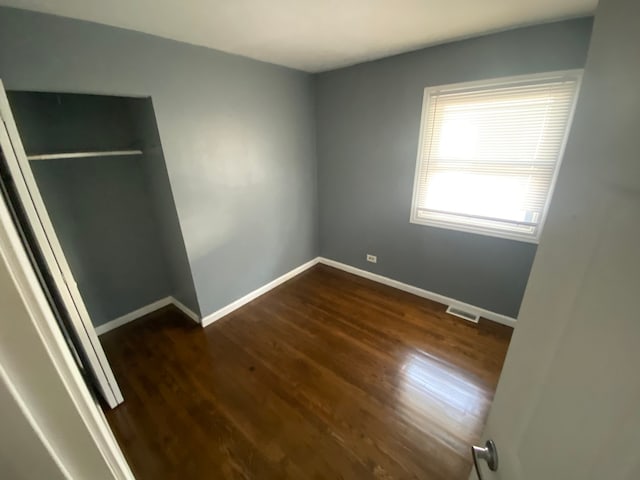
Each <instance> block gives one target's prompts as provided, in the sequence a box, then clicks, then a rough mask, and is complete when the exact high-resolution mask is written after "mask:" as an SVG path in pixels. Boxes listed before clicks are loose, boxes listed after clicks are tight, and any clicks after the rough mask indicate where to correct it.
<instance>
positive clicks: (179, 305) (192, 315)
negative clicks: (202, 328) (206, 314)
mask: <svg viewBox="0 0 640 480" xmlns="http://www.w3.org/2000/svg"><path fill="white" fill-rule="evenodd" d="M169 298H170V299H171V303H172V304H173V305H175V307H176V308H177V309H178V310H181V311H182V313H184V314H185V315H186V316H187V317H189V318H190V319H191V320H193V321H194V322H196V323H198V324H199V323H200V315H198V314H197V313H196V312H194V311H193V310H191V309H190V308H189V307H187V306H186V305H185V304H184V303H182V302H181V301H180V300H178V299H177V298H176V297H169Z"/></svg>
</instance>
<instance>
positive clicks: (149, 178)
mask: <svg viewBox="0 0 640 480" xmlns="http://www.w3.org/2000/svg"><path fill="white" fill-rule="evenodd" d="M130 106H131V109H130V110H131V117H132V120H133V123H134V125H135V128H136V132H137V136H138V138H139V139H140V147H141V148H142V150H143V152H144V155H143V157H142V160H143V165H144V175H145V179H146V182H147V185H148V187H149V190H150V193H151V198H152V203H153V208H154V210H155V213H156V220H157V225H158V227H159V230H160V237H159V240H160V241H161V242H162V244H163V247H164V248H163V255H164V256H163V258H162V261H164V262H165V263H166V267H167V269H168V270H169V273H170V275H169V278H170V283H171V294H172V295H173V297H174V298H176V299H177V300H179V301H180V302H182V303H183V304H184V305H186V306H187V307H189V308H190V309H191V310H193V311H194V312H195V313H197V314H200V307H199V306H198V298H197V296H196V289H195V286H194V284H193V277H192V276H191V268H190V267H189V258H188V257H187V251H186V249H185V246H184V238H183V237H182V231H181V230H180V222H179V220H178V212H177V211H176V205H175V202H174V200H173V194H172V192H171V184H170V182H169V175H168V173H167V166H166V163H165V159H164V154H163V152H162V146H161V144H160V136H159V133H158V127H157V124H156V118H155V113H154V111H153V105H152V102H151V99H148V98H147V99H139V100H138V101H136V102H130Z"/></svg>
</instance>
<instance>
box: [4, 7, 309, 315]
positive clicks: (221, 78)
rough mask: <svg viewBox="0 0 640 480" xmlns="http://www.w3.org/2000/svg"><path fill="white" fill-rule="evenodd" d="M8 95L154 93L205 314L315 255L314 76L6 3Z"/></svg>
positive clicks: (165, 151)
mask: <svg viewBox="0 0 640 480" xmlns="http://www.w3.org/2000/svg"><path fill="white" fill-rule="evenodd" d="M0 78H1V79H2V80H3V82H4V83H5V87H6V88H7V89H16V90H36V91H37V90H44V91H63V92H80V93H81V92H86V93H102V94H112V95H125V96H129V95H140V96H151V97H152V100H153V105H154V109H155V113H156V118H157V121H158V130H159V132H160V138H161V139H162V148H163V151H164V156H165V160H166V165H167V171H168V173H169V179H170V182H171V189H172V191H173V198H174V200H175V205H176V209H177V211H178V218H179V221H180V228H181V231H182V235H183V238H184V242H185V247H186V251H187V256H188V258H189V264H190V267H191V273H192V275H193V282H194V285H195V288H196V293H197V297H198V303H199V306H200V311H201V313H202V314H203V315H207V314H209V313H212V312H213V311H215V310H216V309H218V308H221V307H223V306H225V305H227V304H228V303H230V302H232V301H233V300H236V299H237V298H239V297H241V296H242V295H244V294H246V293H248V292H250V291H252V290H254V289H255V288H258V287H260V286H262V285H264V284H265V283H267V282H269V281H270V280H273V279H274V278H276V277H278V276H279V275H282V274H283V273H285V272H287V271H289V270H291V269H292V268H294V267H296V266H298V265H300V264H302V263H304V262H306V261H308V260H310V259H312V258H314V257H315V256H316V255H317V254H318V242H317V213H316V212H317V193H316V185H317V182H316V159H315V118H314V101H313V98H314V97H313V79H312V77H311V76H310V75H308V74H305V73H302V72H297V71H294V70H290V69H287V68H283V67H278V66H275V65H270V64H266V63H262V62H258V61H254V60H250V59H247V58H242V57H238V56H234V55H229V54H225V53H222V52H218V51H214V50H210V49H206V48H202V47H196V46H190V45H186V44H182V43H178V42H174V41H170V40H166V39H161V38H158V37H153V36H150V35H145V34H141V33H137V32H132V31H127V30H122V29H117V28H112V27H107V26H103V25H97V24H93V23H89V22H82V21H77V20H71V19H65V18H60V17H54V16H49V15H42V14H37V13H33V12H27V11H21V10H15V9H8V8H0Z"/></svg>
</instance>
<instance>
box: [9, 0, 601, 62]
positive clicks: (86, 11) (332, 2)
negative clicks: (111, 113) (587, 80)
mask: <svg viewBox="0 0 640 480" xmlns="http://www.w3.org/2000/svg"><path fill="white" fill-rule="evenodd" d="M597 3H598V0H182V1H180V0H55V1H51V0H0V4H2V5H7V6H13V7H18V8H25V9H29V10H36V11H39V12H45V13H52V14H56V15H61V16H65V17H72V18H78V19H82V20H89V21H93V22H97V23H103V24H106V25H113V26H117V27H123V28H128V29H131V30H137V31H140V32H145V33H150V34H153V35H158V36H161V37H165V38H172V39H174V40H179V41H182V42H187V43H192V44H195V45H203V46H206V47H211V48H215V49H218V50H223V51H225V52H230V53H235V54H239V55H244V56H247V57H251V58H255V59H258V60H263V61H266V62H271V63H276V64H279V65H285V66H288V67H292V68H297V69H300V70H306V71H308V72H319V71H324V70H330V69H333V68H337V67H342V66H346V65H352V64H354V63H359V62H363V61H366V60H372V59H376V58H381V57H385V56H388V55H392V54H395V53H400V52H406V51H410V50H415V49H417V48H420V47H424V46H427V45H433V44H436V43H443V42H446V41H450V40H454V39H460V38H465V37H470V36H474V35H478V34H482V33H487V32H492V31H498V30H506V29H510V28H513V27H516V26H520V25H529V24H534V23H541V22H547V21H551V20H556V19H562V18H569V17H577V16H581V15H586V14H590V13H592V12H593V11H594V10H595V7H596V5H597Z"/></svg>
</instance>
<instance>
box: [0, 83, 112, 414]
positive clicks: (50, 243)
mask: <svg viewBox="0 0 640 480" xmlns="http://www.w3.org/2000/svg"><path fill="white" fill-rule="evenodd" d="M0 118H1V119H2V121H3V123H4V125H0V142H1V144H2V148H3V151H4V154H5V160H6V161H7V163H8V165H9V169H10V170H11V173H12V176H13V180H14V182H15V185H16V188H17V190H18V195H19V196H20V199H21V200H22V203H23V207H24V209H25V211H26V214H27V217H28V219H29V223H30V225H31V227H32V229H33V232H34V235H35V237H36V241H37V242H38V245H39V246H40V249H41V250H42V254H43V256H44V258H45V261H46V263H47V265H48V267H49V269H50V271H51V275H52V277H53V280H54V282H55V285H56V287H57V289H58V292H59V293H60V297H61V299H62V301H63V303H64V305H65V307H66V310H67V312H68V313H69V317H70V319H71V323H72V327H73V329H74V330H75V333H76V334H77V337H78V339H79V341H80V344H81V347H82V349H83V350H84V353H85V354H86V357H87V360H88V362H89V365H88V368H90V369H91V371H92V372H93V373H94V375H95V377H96V380H97V382H98V387H99V388H100V391H101V392H102V394H103V396H104V398H105V400H106V402H107V404H108V405H109V407H111V408H115V407H116V406H117V405H119V404H120V403H122V402H123V397H122V393H121V392H120V388H119V387H118V383H117V382H116V379H115V376H114V375H113V371H112V370H111V366H110V365H109V362H108V360H107V357H106V355H105V353H104V350H103V349H102V345H101V344H100V341H99V340H98V335H97V334H96V332H95V328H94V326H93V323H92V322H91V317H90V316H89V313H88V311H87V309H86V307H85V305H84V301H83V300H82V296H81V295H80V292H79V290H78V286H77V284H76V282H75V280H74V278H73V274H72V273H71V269H70V268H69V265H68V263H67V260H66V258H65V256H64V252H63V250H62V247H61V246H60V242H59V241H58V237H57V235H56V233H55V230H54V228H53V224H52V223H51V220H50V219H49V215H48V213H47V209H46V207H45V205H44V202H43V200H42V197H41V195H40V191H39V190H38V186H37V184H36V181H35V178H34V177H33V172H32V171H31V167H30V165H29V160H28V158H27V155H26V152H25V150H24V147H23V145H22V141H21V139H20V134H19V132H18V128H17V126H16V123H15V121H14V118H13V114H12V112H11V107H10V105H9V100H8V98H7V95H6V92H5V90H4V85H3V84H2V80H0ZM56 328H57V326H56Z"/></svg>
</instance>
